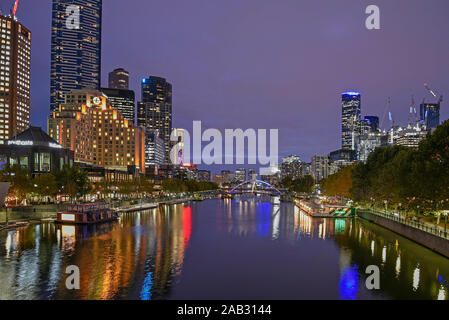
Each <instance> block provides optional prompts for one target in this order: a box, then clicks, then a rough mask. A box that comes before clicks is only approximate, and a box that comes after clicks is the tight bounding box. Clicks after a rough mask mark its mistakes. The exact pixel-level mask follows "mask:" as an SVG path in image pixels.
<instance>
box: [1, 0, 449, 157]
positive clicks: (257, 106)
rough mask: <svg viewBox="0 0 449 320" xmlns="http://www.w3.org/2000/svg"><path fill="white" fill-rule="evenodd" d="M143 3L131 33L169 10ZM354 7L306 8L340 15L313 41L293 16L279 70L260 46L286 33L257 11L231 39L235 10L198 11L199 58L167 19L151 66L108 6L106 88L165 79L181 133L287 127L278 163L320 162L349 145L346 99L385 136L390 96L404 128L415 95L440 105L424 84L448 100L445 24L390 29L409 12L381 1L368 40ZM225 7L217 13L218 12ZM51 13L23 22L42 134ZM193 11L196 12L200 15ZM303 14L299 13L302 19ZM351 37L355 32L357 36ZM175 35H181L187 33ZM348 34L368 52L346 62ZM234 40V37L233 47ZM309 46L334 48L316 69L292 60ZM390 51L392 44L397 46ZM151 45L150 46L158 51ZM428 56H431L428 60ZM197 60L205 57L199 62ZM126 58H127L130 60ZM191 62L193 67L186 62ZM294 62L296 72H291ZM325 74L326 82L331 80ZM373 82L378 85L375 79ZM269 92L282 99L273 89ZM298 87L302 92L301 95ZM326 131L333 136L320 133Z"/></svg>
mask: <svg viewBox="0 0 449 320" xmlns="http://www.w3.org/2000/svg"><path fill="white" fill-rule="evenodd" d="M46 2H48V3H46ZM135 2H136V4H135V5H136V6H137V7H139V8H141V9H142V10H139V13H138V14H137V15H138V17H136V19H134V20H133V21H130V24H129V28H133V27H136V26H138V25H139V26H143V25H144V23H143V20H141V21H139V17H141V15H143V14H147V15H149V16H151V15H152V14H153V13H152V11H150V10H149V8H150V7H155V8H156V7H157V6H160V7H161V8H162V9H164V8H167V6H164V5H163V4H157V3H147V2H143V1H135ZM434 2H435V3H436V4H437V5H440V7H439V8H444V7H446V6H447V4H446V3H444V2H443V1H434ZM347 3H349V2H348V1H342V2H341V4H342V6H341V7H342V8H340V7H339V6H337V5H335V4H332V5H330V6H329V7H328V8H327V9H325V8H323V7H319V6H318V5H316V6H314V5H310V4H308V5H307V6H310V7H308V9H309V10H312V11H313V12H315V14H317V15H318V14H322V15H324V16H326V15H329V14H330V13H333V15H335V16H337V17H339V19H336V18H333V19H330V20H327V19H324V18H322V19H320V24H319V25H314V26H315V27H316V29H314V30H312V32H309V34H305V33H304V31H302V30H301V28H300V26H301V25H304V24H306V23H312V22H311V21H309V20H308V19H306V20H304V21H303V22H299V20H300V19H298V21H292V20H294V19H293V14H287V16H286V17H287V20H286V22H285V25H288V26H290V27H291V26H297V29H296V30H298V41H297V42H296V41H293V42H292V41H290V42H286V37H288V36H291V35H292V34H293V33H292V32H293V31H289V32H287V33H288V35H283V36H282V37H280V38H281V39H278V40H276V38H275V37H273V39H272V40H273V41H276V44H278V45H279V46H278V48H279V50H277V51H276V52H277V53H279V52H282V53H283V54H284V55H285V56H286V58H287V59H286V62H285V63H284V64H280V62H278V61H276V59H274V57H275V55H274V54H275V52H273V51H271V50H270V48H268V46H265V45H263V43H262V42H263V40H267V39H266V38H265V37H267V36H266V35H264V31H266V28H267V27H269V26H271V27H274V28H275V31H272V32H271V33H270V35H272V36H274V35H277V33H276V32H277V31H279V30H281V29H282V27H283V26H284V25H283V24H282V23H280V22H279V19H273V20H270V19H268V21H266V23H265V24H263V23H262V22H264V21H263V20H262V19H260V18H259V17H257V18H256V17H253V16H251V14H250V12H249V11H247V9H248V7H247V5H243V6H242V7H241V10H240V11H239V15H238V17H239V19H241V18H242V17H247V18H248V19H247V20H250V21H252V22H253V23H254V25H255V26H257V27H258V28H256V27H251V26H250V25H249V23H248V21H247V20H245V19H243V20H239V21H235V22H236V24H237V25H238V26H240V27H244V28H242V29H241V32H238V30H237V29H236V27H235V28H232V30H229V31H227V33H226V32H225V31H226V30H224V29H223V27H224V22H223V19H226V18H229V19H231V17H230V12H229V10H230V8H232V7H233V6H232V5H226V8H224V12H223V13H222V14H221V15H219V17H222V19H218V20H217V21H214V20H213V19H211V18H212V17H213V16H212V14H217V13H216V11H215V10H214V7H213V6H206V7H205V8H202V9H201V10H200V11H199V16H200V17H202V18H204V20H205V21H207V22H208V23H209V24H210V25H209V26H210V27H211V28H206V29H207V30H202V29H200V27H199V26H198V25H194V26H192V28H196V29H195V30H197V31H201V32H200V36H195V34H194V33H192V34H191V35H190V37H189V38H188V39H189V40H191V41H193V44H197V45H198V47H197V48H195V46H193V47H194V48H195V49H193V50H192V49H190V48H192V46H187V45H186V42H185V40H183V38H182V37H181V36H184V37H185V36H186V32H187V30H184V29H183V30H180V27H181V26H182V27H186V25H187V24H188V23H187V22H190V19H189V18H184V19H178V20H176V19H173V18H171V19H167V20H166V23H167V25H168V26H169V27H170V28H168V29H166V28H157V30H154V31H153V30H150V31H149V32H150V33H149V34H148V35H147V36H146V37H151V36H152V35H153V36H155V38H156V39H163V40H164V41H162V42H161V43H162V45H159V46H155V47H154V48H153V47H151V48H150V47H149V48H150V52H151V57H148V55H146V54H141V52H144V51H142V50H136V48H137V49H139V48H140V49H143V45H139V44H138V43H137V42H136V41H135V37H137V36H138V35H136V36H135V37H125V35H124V34H123V33H126V30H127V29H128V27H126V28H122V29H123V30H119V29H117V28H116V27H115V26H114V25H112V24H111V22H112V21H113V20H114V17H116V16H117V15H118V14H119V11H118V9H120V14H121V15H122V16H123V19H126V17H129V15H130V14H131V9H130V8H129V7H126V6H123V5H121V4H122V2H120V1H108V3H106V4H105V5H104V6H103V20H104V27H103V42H104V43H106V45H105V46H104V48H103V69H102V76H103V79H102V83H101V84H102V85H103V86H106V85H107V76H108V72H110V71H112V70H114V69H115V68H117V67H123V68H125V69H126V70H128V71H129V72H130V75H131V80H130V89H132V90H134V91H135V92H136V93H137V92H140V90H139V86H140V81H139V80H140V79H141V78H142V77H146V76H147V75H148V74H151V75H157V76H161V77H165V78H167V81H170V82H171V83H173V86H174V87H175V90H174V97H173V99H174V102H173V104H174V110H173V112H174V123H173V127H182V128H186V129H190V128H189V125H190V126H191V123H192V121H193V120H198V119H200V120H202V121H203V123H205V125H206V126H208V127H215V128H219V129H221V128H223V129H224V128H243V129H246V128H279V129H280V157H283V156H286V155H288V154H299V155H301V157H302V158H303V159H310V158H311V156H313V155H315V154H327V153H329V152H330V151H332V150H336V149H338V148H339V146H340V143H341V141H340V139H339V137H340V132H339V131H340V121H341V115H340V111H341V110H340V108H341V105H340V103H339V100H340V95H341V93H342V92H344V91H347V90H357V91H358V92H360V93H361V94H362V96H363V102H362V109H363V114H370V115H378V116H379V117H380V118H381V119H380V121H381V122H382V120H384V121H383V126H384V128H385V123H386V122H388V121H386V120H385V105H386V100H387V97H388V96H391V100H392V109H393V110H392V111H393V113H394V114H395V118H397V119H398V122H399V123H401V124H405V123H406V121H407V116H408V112H407V111H408V107H409V105H410V99H411V95H414V96H415V98H416V99H417V100H418V101H419V100H421V97H426V98H427V102H433V101H432V100H433V98H432V97H431V96H430V95H429V94H428V93H427V92H426V91H425V89H424V88H423V83H424V82H429V83H430V84H431V86H433V87H435V88H436V89H438V91H439V92H441V93H442V94H443V95H445V93H446V92H447V89H446V88H447V87H448V83H447V82H448V81H447V80H446V79H445V78H444V74H445V73H447V72H446V71H447V70H448V69H449V64H448V63H449V62H448V59H442V58H441V57H442V56H443V52H445V51H446V50H445V48H447V44H445V43H443V42H441V41H439V42H437V41H432V40H431V39H430V38H431V37H432V34H433V33H436V32H432V30H433V28H444V26H445V23H447V22H444V21H443V20H442V19H440V20H439V19H435V20H438V21H439V22H438V24H436V25H432V26H428V27H427V28H428V30H427V31H426V32H424V33H423V32H422V30H420V31H417V32H415V31H416V30H418V26H415V25H413V24H412V22H413V17H416V13H415V12H414V11H413V10H409V9H407V7H404V8H401V10H402V9H404V10H409V11H408V14H407V18H406V19H404V20H403V21H402V26H398V25H392V21H393V18H394V16H395V14H399V13H401V12H402V13H403V10H402V11H401V10H399V8H397V7H396V6H392V5H391V4H388V3H387V2H386V1H379V5H380V6H381V7H382V8H383V11H382V12H383V16H382V21H383V25H382V28H381V30H378V31H368V30H366V29H365V28H364V19H365V15H364V13H363V10H364V6H363V5H360V8H358V6H352V7H347V6H346V7H345V6H344V4H347ZM404 3H405V2H404ZM198 4H199V3H198V2H193V3H192V6H193V8H197V6H198ZM220 5H221V4H217V6H220ZM437 5H435V4H434V5H433V6H431V5H425V4H424V3H420V2H414V8H415V9H417V8H418V9H422V10H417V11H420V14H421V15H423V16H424V17H425V16H426V15H432V17H435V15H436V16H437V17H438V15H439V14H441V13H440V11H444V10H438V6H437ZM303 6H304V5H303ZM49 7H50V9H51V1H45V2H44V1H42V2H39V5H36V4H35V3H34V2H28V1H23V2H21V4H20V7H19V11H18V13H17V16H18V19H19V21H20V22H21V23H23V24H24V25H25V26H26V27H28V28H29V29H31V30H32V32H33V50H32V51H33V54H32V56H33V57H32V59H33V61H32V105H31V124H32V125H38V126H42V127H43V128H45V127H46V125H45V122H46V115H45V112H44V111H45V108H47V110H48V106H49V102H45V100H46V98H47V100H48V94H47V93H46V92H48V91H46V90H44V89H43V88H45V84H46V83H47V82H46V81H45V80H37V79H45V75H44V74H45V69H46V68H48V65H47V66H46V63H45V61H47V60H49V59H48V56H49V47H47V48H46V49H45V45H48V44H49V42H48V39H49V37H50V34H49V33H50V32H49V25H50V23H51V17H49V18H46V19H44V18H43V17H45V16H47V17H48V12H47V14H46V15H45V14H42V15H39V12H40V11H41V10H42V12H45V11H48V8H49ZM176 7H179V9H175V10H174V11H175V12H173V15H172V16H176V17H178V18H179V16H180V15H181V11H182V10H181V8H182V9H186V8H185V4H182V3H179V6H175V8H176ZM193 8H190V9H188V10H193ZM288 8H290V9H292V8H296V7H295V6H294V5H290V4H284V5H283V6H276V5H272V4H269V3H265V2H264V3H262V4H261V8H260V10H261V11H262V12H264V13H270V12H271V13H273V14H280V13H285V12H286V10H287V9H288ZM2 9H3V10H4V12H6V11H7V9H8V8H5V7H3V8H2ZM33 10H37V15H36V16H40V19H39V23H38V24H36V22H35V20H36V19H33V18H31V17H30V14H31V12H34V11H33ZM178 10H179V11H178ZM161 12H162V16H161V17H160V18H158V19H163V18H164V17H167V14H168V13H167V12H165V11H164V10H162V11H161ZM161 12H159V13H161ZM188 12H190V11H187V12H186V14H187V13H188ZM296 13H297V14H300V13H298V12H297V11H296ZM259 16H260V15H259ZM347 16H353V17H354V19H352V20H350V19H349V20H348V19H344V18H345V17H347ZM233 19H235V18H233ZM259 19H260V20H259ZM47 20H48V21H47ZM274 20H276V21H274ZM156 21H158V20H156ZM233 21H234V20H233ZM350 28H355V29H353V30H349V29H350ZM402 28H408V29H409V30H411V31H410V32H409V33H410V34H414V36H413V39H412V37H410V38H404V37H403V38H401V40H402V41H401V44H402V46H400V44H399V43H398V42H399V41H397V39H396V38H394V37H392V34H391V33H393V34H394V33H397V32H399V31H401V30H402ZM188 30H191V29H188ZM435 30H436V29H435ZM174 31H178V32H179V34H178V33H176V32H174ZM349 31H352V33H353V34H352V35H351V37H352V38H351V39H354V40H357V41H358V43H360V44H361V45H362V48H360V49H357V50H355V51H357V54H354V53H350V54H347V55H349V56H351V57H352V58H353V59H348V57H346V56H345V54H346V53H347V52H346V53H345V52H342V51H341V49H338V47H335V48H334V45H336V43H337V42H338V41H339V40H342V39H345V37H348V36H349V35H350V32H349ZM389 31H391V32H389ZM412 31H413V32H412ZM153 32H154V33H153ZM164 35H165V36H167V35H170V36H171V37H172V38H173V40H174V41H172V42H173V43H169V41H168V39H167V38H163V36H164ZM218 36H220V37H218ZM231 36H236V37H235V39H234V40H233V39H232V37H231ZM245 36H247V37H249V36H250V37H249V38H250V39H253V41H254V42H255V44H256V47H257V48H259V49H260V50H261V53H262V54H261V55H262V57H260V58H257V59H255V60H256V61H250V60H249V53H252V54H254V52H253V51H254V46H253V45H251V46H246V45H245V42H244V40H245V39H247V38H245ZM313 36H314V38H313ZM111 37H116V38H117V39H120V40H121V41H118V42H123V44H126V45H120V48H119V49H117V50H115V45H116V44H117V41H104V40H106V39H109V40H111ZM161 37H162V38H161ZM204 37H206V38H208V39H209V40H210V41H209V42H207V41H203V40H205V39H203V38H204ZM128 38H131V39H128ZM393 38H394V39H393ZM45 39H46V40H45ZM218 39H223V40H227V41H231V40H232V41H233V43H234V42H235V43H234V44H235V45H236V46H237V48H239V49H241V51H240V53H238V52H236V49H230V48H227V47H226V48H224V47H223V46H222V45H221V42H220V41H218ZM292 39H293V37H292ZM302 40H314V41H315V42H316V46H315V47H314V49H313V51H315V50H318V49H317V48H327V49H329V50H328V54H327V55H323V54H320V55H319V56H318V57H317V58H316V59H314V60H313V61H308V60H307V57H309V58H310V56H311V54H312V52H310V51H311V49H310V48H307V50H306V51H309V52H306V54H302V55H301V56H300V57H299V58H297V59H292V53H298V52H300V51H298V50H300V49H301V46H300V43H301V41H302ZM354 40H353V41H354ZM376 43H377V44H378V45H380V46H381V47H382V45H383V47H382V48H389V49H390V48H391V50H393V49H395V50H396V51H397V53H395V54H394V55H392V54H389V55H387V54H386V52H385V51H386V50H379V49H378V48H377V47H376V46H374V44H376ZM386 44H389V46H387V45H386ZM172 45H173V46H175V47H177V48H179V49H180V50H175V51H176V53H172V52H171V51H170V50H168V48H169V47H170V46H172ZM204 45H205V46H206V47H205V48H203V49H205V51H204V53H203V51H201V50H200V48H201V46H204ZM418 45H419V46H418ZM108 46H109V47H108ZM148 46H151V42H150V44H149V45H148ZM414 46H416V47H414ZM421 47H425V48H427V49H426V50H424V51H423V49H421ZM123 48H125V49H123ZM219 48H220V49H222V50H223V51H224V52H226V53H231V54H230V55H226V56H225V55H224V53H223V54H218V53H217V49H219ZM411 48H413V49H414V50H411V51H410V53H407V54H408V56H407V59H406V60H407V61H405V63H401V61H400V60H401V59H400V57H401V56H403V54H404V53H405V51H404V50H406V49H411ZM181 49H183V50H181ZM280 49H283V50H280ZM288 49H293V50H288ZM368 49H370V50H368ZM371 49H372V50H371ZM110 52H114V54H109V53H110ZM130 52H133V56H134V57H135V59H130V58H129V57H130V56H129V53H130ZM183 52H184V54H183ZM348 52H349V51H348ZM423 52H426V54H427V56H429V55H432V59H429V58H426V55H424V54H423ZM439 52H441V53H439ZM210 53H215V55H213V56H214V57H215V58H216V59H210V58H209V59H206V60H204V59H205V58H207V57H206V55H207V54H209V56H210ZM368 53H369V56H372V57H374V56H377V57H379V59H380V60H382V59H383V62H384V63H379V62H377V63H376V62H375V61H376V59H375V60H374V61H373V62H372V63H370V64H365V62H366V60H370V59H367V58H364V59H361V58H360V56H364V55H365V56H368V55H367V54H368ZM198 54H200V55H199V56H198V57H196V55H198ZM125 56H127V57H128V58H127V59H125V58H124V57H125ZM131 57H132V56H131ZM145 57H148V59H147V60H144V59H145ZM195 57H196V58H195ZM200 57H201V58H204V59H203V60H204V63H205V64H204V66H203V67H202V68H199V66H200V64H199V62H200V60H202V59H200ZM329 57H335V58H336V59H335V60H337V61H339V62H340V64H341V66H340V67H339V66H335V65H336V64H337V63H333V64H332V66H329V64H328V63H327V62H326V59H328V58H329ZM187 58H190V59H187ZM186 59H187V61H188V62H190V64H189V63H185V61H186ZM328 60H330V59H328ZM349 60H351V61H349ZM362 60H363V61H362ZM422 60H426V63H420V64H419V65H418V64H416V68H417V70H416V71H411V70H409V68H408V66H409V65H410V64H413V61H422ZM36 61H37V64H36ZM292 61H293V62H295V63H294V64H292ZM306 61H307V62H308V63H309V64H311V65H312V66H314V67H315V68H318V72H315V73H312V72H310V69H309V68H310V67H308V66H307V65H306V63H305V62H306ZM181 62H184V63H183V65H182V68H180V63H181ZM212 62H216V64H217V67H218V68H217V71H215V72H216V73H217V74H219V75H220V76H219V77H217V79H218V80H214V79H213V80H211V81H209V83H208V81H204V80H203V79H209V80H210V79H211V78H210V77H211V76H212V75H211V74H210V72H211V71H209V70H207V69H208V68H206V67H209V66H210V64H211V63H212ZM310 62H311V63H310ZM323 62H324V64H325V65H326V66H327V67H331V68H330V69H329V74H330V76H327V78H331V79H330V80H329V79H324V80H323V81H321V82H319V80H321V79H318V78H319V73H320V72H322V71H323V69H322V68H323V66H320V65H319V64H320V63H323ZM137 63H138V64H137ZM264 63H265V65H264ZM291 64H292V65H291ZM262 65H264V68H263V69H262V70H256V69H259V68H260V67H261V66H262ZM224 66H226V68H227V70H225V71H224V72H223V67H224ZM392 66H394V67H395V68H396V69H397V72H395V73H391V72H390V73H387V71H386V70H387V69H388V70H389V71H391V67H392ZM290 67H292V68H290ZM362 67H363V68H362ZM301 68H304V69H305V71H301ZM365 68H366V70H365ZM175 69H179V70H175ZM290 69H291V70H290ZM342 69H344V70H346V71H345V72H344V73H338V72H336V71H339V70H342ZM374 69H377V70H374ZM39 70H42V71H39ZM137 70H139V71H137ZM193 70H196V72H193ZM181 71H182V72H181ZM263 71H267V74H268V75H269V76H268V77H265V78H264V77H261V74H260V72H263ZM270 71H271V72H270ZM308 71H309V72H308ZM322 74H323V75H324V73H322ZM186 75H187V76H186ZM367 75H368V76H367ZM281 76H283V77H281ZM336 76H338V78H337V77H336ZM373 77H374V78H375V79H371V78H373ZM351 78H353V79H351ZM409 78H410V79H409ZM367 79H368V80H367ZM202 80H203V81H202ZM305 80H307V81H305ZM399 80H402V81H399ZM242 81H243V82H242ZM48 83H49V82H48ZM318 83H319V84H318ZM267 86H268V87H269V88H272V89H275V90H266V89H267ZM296 87H299V88H300V89H299V90H298V89H297V88H296ZM193 88H196V90H193ZM279 88H282V89H283V90H284V91H282V92H284V93H283V94H280V92H281V91H280V90H279ZM199 91H200V92H201V94H200V95H198V94H193V93H194V92H195V93H197V92H199ZM292 92H293V94H292ZM279 96H281V99H279ZM445 96H447V95H445ZM223 97H227V99H223ZM317 99H318V100H317ZM136 100H137V101H139V100H140V97H139V94H137V96H136ZM418 103H419V102H418ZM195 105H198V107H194V106H195ZM308 105H314V107H313V108H308V107H306V106H308ZM224 106H225V107H224ZM309 110H311V111H309ZM267 115H269V117H267ZM447 118H448V111H447V108H445V103H444V102H443V104H442V108H441V119H442V120H445V119H447ZM323 127H324V128H325V130H323V129H322V128H323Z"/></svg>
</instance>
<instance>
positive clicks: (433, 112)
mask: <svg viewBox="0 0 449 320" xmlns="http://www.w3.org/2000/svg"><path fill="white" fill-rule="evenodd" d="M419 111H420V112H419V115H420V120H421V123H422V124H423V125H425V126H426V129H427V130H430V129H434V128H436V127H438V126H439V125H440V104H439V103H424V104H421V107H420V110H419Z"/></svg>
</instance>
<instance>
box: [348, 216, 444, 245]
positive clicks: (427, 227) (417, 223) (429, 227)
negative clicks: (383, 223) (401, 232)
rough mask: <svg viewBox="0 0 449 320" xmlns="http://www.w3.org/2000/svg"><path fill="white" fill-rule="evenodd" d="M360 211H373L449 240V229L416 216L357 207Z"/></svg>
mask: <svg viewBox="0 0 449 320" xmlns="http://www.w3.org/2000/svg"><path fill="white" fill-rule="evenodd" d="M358 212H367V213H371V214H374V215H377V216H381V217H383V218H386V219H389V220H392V221H396V222H398V223H402V224H404V225H407V226H409V227H412V228H415V229H418V230H421V231H424V232H427V233H430V234H432V235H435V236H438V237H441V238H444V239H448V240H449V232H448V230H447V229H445V228H441V227H440V226H437V225H435V224H431V223H428V222H424V221H421V220H420V219H417V218H416V217H413V218H410V217H409V218H406V217H403V216H402V215H399V216H395V215H393V214H391V213H388V212H382V211H377V210H374V209H357V213H358Z"/></svg>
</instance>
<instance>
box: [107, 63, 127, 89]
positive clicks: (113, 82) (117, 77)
mask: <svg viewBox="0 0 449 320" xmlns="http://www.w3.org/2000/svg"><path fill="white" fill-rule="evenodd" d="M109 88H111V89H124V90H128V89H129V72H128V71H126V70H125V69H123V68H118V69H115V70H114V71H112V72H110V73H109Z"/></svg>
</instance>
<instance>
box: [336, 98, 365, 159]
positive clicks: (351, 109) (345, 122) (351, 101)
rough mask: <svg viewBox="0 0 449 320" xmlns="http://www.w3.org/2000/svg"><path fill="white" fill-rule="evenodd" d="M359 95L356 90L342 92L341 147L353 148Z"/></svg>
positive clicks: (359, 101)
mask: <svg viewBox="0 0 449 320" xmlns="http://www.w3.org/2000/svg"><path fill="white" fill-rule="evenodd" d="M360 114H361V97H360V93H358V92H345V93H343V94H342V123H341V126H342V128H341V135H342V148H343V149H345V150H355V136H356V134H357V128H358V127H359V123H360Z"/></svg>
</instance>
